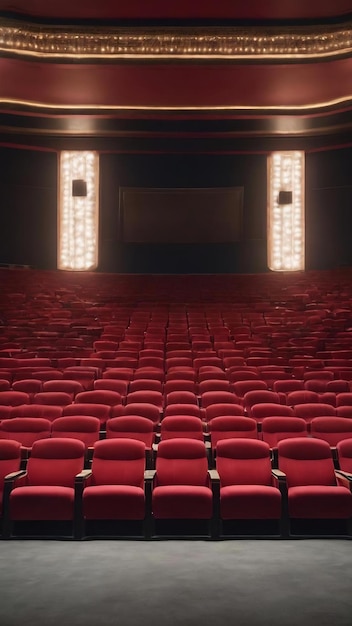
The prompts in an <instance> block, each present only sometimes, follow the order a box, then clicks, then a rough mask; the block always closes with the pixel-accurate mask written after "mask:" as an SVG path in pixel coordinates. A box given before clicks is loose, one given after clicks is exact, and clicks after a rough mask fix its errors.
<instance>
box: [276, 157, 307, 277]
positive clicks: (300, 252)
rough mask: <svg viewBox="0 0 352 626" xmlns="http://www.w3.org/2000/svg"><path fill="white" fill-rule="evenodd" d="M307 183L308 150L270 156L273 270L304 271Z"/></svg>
mask: <svg viewBox="0 0 352 626" xmlns="http://www.w3.org/2000/svg"><path fill="white" fill-rule="evenodd" d="M304 186H305V185H304V152H300V151H292V152H274V153H272V154H271V155H270V156H269V157H268V266H269V269H271V270H273V271H299V270H304V263H305V218H304ZM280 192H281V193H280Z"/></svg>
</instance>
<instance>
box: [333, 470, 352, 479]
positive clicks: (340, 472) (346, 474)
mask: <svg viewBox="0 0 352 626" xmlns="http://www.w3.org/2000/svg"><path fill="white" fill-rule="evenodd" d="M335 474H336V475H337V477H339V476H344V478H347V480H352V474H351V473H350V472H345V471H344V470H335Z"/></svg>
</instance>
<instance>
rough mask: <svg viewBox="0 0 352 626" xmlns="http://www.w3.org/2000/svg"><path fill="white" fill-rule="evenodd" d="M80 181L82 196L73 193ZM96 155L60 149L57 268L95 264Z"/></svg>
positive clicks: (96, 213) (96, 220)
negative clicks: (61, 150)
mask: <svg viewBox="0 0 352 626" xmlns="http://www.w3.org/2000/svg"><path fill="white" fill-rule="evenodd" d="M72 181H81V182H83V186H84V189H85V192H84V195H73V185H72ZM98 198H99V157H98V155H97V153H95V152H88V151H82V152H66V151H65V152H61V155H60V165H59V211H58V220H59V224H58V268H59V269H63V270H77V271H84V270H93V269H95V268H96V267H97V264H98Z"/></svg>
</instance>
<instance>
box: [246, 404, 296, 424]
mask: <svg viewBox="0 0 352 626" xmlns="http://www.w3.org/2000/svg"><path fill="white" fill-rule="evenodd" d="M251 417H253V418H254V419H255V420H257V422H262V421H263V420H264V419H266V418H267V417H294V411H293V409H292V407H290V406H286V405H285V404H275V403H274V402H261V403H260V404H254V405H253V406H252V407H251Z"/></svg>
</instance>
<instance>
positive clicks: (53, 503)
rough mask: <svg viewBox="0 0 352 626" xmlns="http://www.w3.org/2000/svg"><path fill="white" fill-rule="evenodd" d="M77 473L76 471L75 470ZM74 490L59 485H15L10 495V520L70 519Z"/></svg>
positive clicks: (72, 511)
mask: <svg viewBox="0 0 352 626" xmlns="http://www.w3.org/2000/svg"><path fill="white" fill-rule="evenodd" d="M77 473H78V472H77ZM73 504H74V490H73V488H72V487H60V486H57V485H55V486H53V485H52V486H50V487H49V486H46V485H36V486H31V485H28V486H25V487H17V488H16V489H14V490H13V491H12V492H11V495H10V516H11V519H12V520H17V521H18V520H72V519H73V513H74V507H73Z"/></svg>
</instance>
